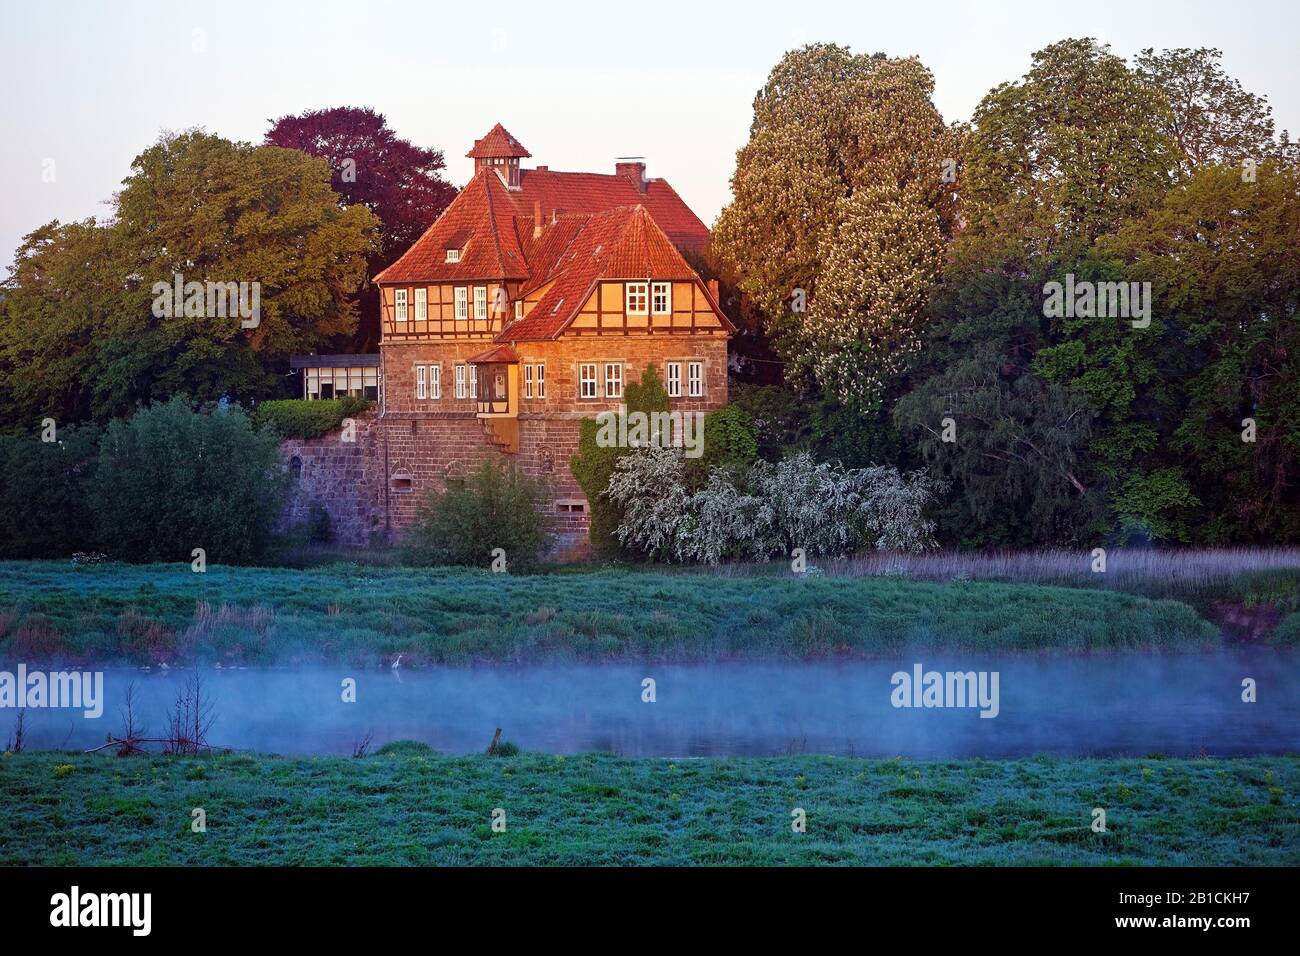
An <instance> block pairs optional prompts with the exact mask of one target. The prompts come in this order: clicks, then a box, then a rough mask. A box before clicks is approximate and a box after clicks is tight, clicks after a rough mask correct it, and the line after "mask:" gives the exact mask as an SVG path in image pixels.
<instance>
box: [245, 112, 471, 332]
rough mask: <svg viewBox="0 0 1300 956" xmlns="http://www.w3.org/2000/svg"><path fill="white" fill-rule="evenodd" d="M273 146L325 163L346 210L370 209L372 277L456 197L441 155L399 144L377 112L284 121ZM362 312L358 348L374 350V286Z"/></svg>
mask: <svg viewBox="0 0 1300 956" xmlns="http://www.w3.org/2000/svg"><path fill="white" fill-rule="evenodd" d="M266 143H267V144H268V145H271V146H283V147H286V148H288V149H297V150H301V151H302V152H304V153H307V154H309V155H311V156H319V157H320V158H322V159H324V160H325V161H326V162H328V163H329V166H330V172H331V183H332V185H333V187H334V191H335V192H337V193H338V194H339V195H340V196H341V197H343V204H344V205H345V206H356V205H359V206H364V207H365V208H367V209H369V210H370V211H371V212H372V213H374V214H375V216H376V217H377V218H378V219H379V222H380V242H379V246H378V247H377V248H376V250H375V251H374V252H373V253H372V254H371V256H370V257H369V261H368V263H367V271H368V274H369V276H374V275H376V274H378V273H379V272H380V271H382V270H383V269H384V268H386V267H387V266H389V265H391V264H392V263H393V262H394V261H396V260H397V258H398V257H399V256H401V254H402V253H404V252H405V251H406V250H407V249H408V248H410V246H411V245H412V243H414V242H415V240H416V239H418V238H419V237H420V236H421V234H423V232H424V231H425V230H426V229H428V228H429V226H430V225H431V224H432V223H433V221H434V220H435V219H437V218H438V217H439V216H440V215H442V212H443V210H444V209H446V208H447V206H448V205H450V204H451V201H452V200H453V199H455V198H456V187H455V186H453V185H452V184H451V183H449V182H447V181H446V180H445V179H443V178H442V173H443V170H444V169H445V168H446V163H445V161H444V158H443V154H442V150H438V149H429V148H425V147H422V146H416V145H414V144H413V143H411V142H410V141H409V140H405V139H401V138H399V137H398V135H397V134H396V133H395V132H393V130H391V129H389V127H388V122H387V120H386V119H385V118H384V116H383V114H381V113H376V112H375V111H374V110H372V109H368V108H361V107H353V106H338V107H333V108H331V109H324V110H308V111H307V112H304V113H302V114H300V115H298V116H282V117H280V118H279V119H278V120H275V121H274V123H273V124H272V126H271V128H270V130H268V131H267V134H266ZM359 306H360V310H361V323H360V327H359V328H358V330H357V335H356V338H355V343H354V348H355V349H356V350H357V351H370V350H372V349H374V348H375V347H376V346H377V345H378V343H379V298H378V290H377V289H375V288H374V287H373V286H371V285H370V284H368V283H367V284H366V286H365V288H364V289H363V291H362V293H360V297H359Z"/></svg>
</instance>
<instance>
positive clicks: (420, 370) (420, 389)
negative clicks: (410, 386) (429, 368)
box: [415, 365, 428, 401]
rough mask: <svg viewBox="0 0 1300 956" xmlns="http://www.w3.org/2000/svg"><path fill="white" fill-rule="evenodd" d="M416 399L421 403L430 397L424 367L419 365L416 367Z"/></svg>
mask: <svg viewBox="0 0 1300 956" xmlns="http://www.w3.org/2000/svg"><path fill="white" fill-rule="evenodd" d="M415 397H416V398H417V399H419V400H420V401H424V399H425V398H427V397H428V392H427V391H426V388H425V384H424V366H423V365H417V366H416V367H415Z"/></svg>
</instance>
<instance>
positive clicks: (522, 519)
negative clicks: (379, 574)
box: [403, 461, 546, 570]
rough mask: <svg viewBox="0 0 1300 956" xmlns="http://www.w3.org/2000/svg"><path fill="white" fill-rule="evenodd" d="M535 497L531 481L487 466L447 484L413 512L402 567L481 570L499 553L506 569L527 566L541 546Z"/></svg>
mask: <svg viewBox="0 0 1300 956" xmlns="http://www.w3.org/2000/svg"><path fill="white" fill-rule="evenodd" d="M538 494H539V489H538V486H537V483H536V482H535V481H534V480H533V479H531V478H529V477H527V476H526V475H524V474H522V473H521V472H519V471H517V470H515V469H513V468H502V467H498V466H497V465H495V464H494V463H492V462H490V461H486V462H484V463H483V464H482V465H481V466H480V467H479V468H478V470H477V471H475V472H474V473H473V474H472V475H470V476H469V477H468V478H466V479H460V480H456V479H449V480H448V482H447V489H446V490H445V491H443V492H441V493H439V492H432V493H431V494H430V495H429V496H428V497H427V498H426V499H425V500H424V502H423V503H422V504H421V505H420V508H419V510H418V511H417V512H416V517H415V522H414V523H413V524H412V526H411V529H410V531H409V532H408V533H407V535H406V538H405V540H404V542H403V550H404V558H405V560H406V563H408V564H414V565H439V564H463V565H469V566H471V567H486V566H488V565H489V564H490V562H491V561H492V551H493V550H494V549H496V548H502V549H503V550H504V551H505V554H506V567H507V568H508V569H510V570H525V569H528V568H531V567H533V566H534V565H536V564H537V562H538V560H539V559H540V557H541V553H542V548H543V546H544V544H545V543H546V532H545V528H544V525H543V518H542V516H541V514H539V513H538V511H537V508H536V502H537V499H538Z"/></svg>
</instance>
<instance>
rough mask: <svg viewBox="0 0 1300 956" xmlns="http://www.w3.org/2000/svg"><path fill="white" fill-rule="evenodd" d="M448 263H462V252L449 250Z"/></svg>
mask: <svg viewBox="0 0 1300 956" xmlns="http://www.w3.org/2000/svg"><path fill="white" fill-rule="evenodd" d="M447 261H448V262H460V250H459V249H448V250H447Z"/></svg>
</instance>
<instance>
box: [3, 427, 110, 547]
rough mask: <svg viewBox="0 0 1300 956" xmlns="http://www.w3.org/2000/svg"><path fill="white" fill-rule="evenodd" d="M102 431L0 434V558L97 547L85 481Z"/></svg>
mask: <svg viewBox="0 0 1300 956" xmlns="http://www.w3.org/2000/svg"><path fill="white" fill-rule="evenodd" d="M101 434H102V433H101V431H100V429H98V428H97V427H95V426H93V425H83V426H79V427H68V428H63V429H60V430H59V431H58V433H57V437H58V440H57V441H53V442H43V441H41V439H40V436H39V435H0V474H3V475H4V481H3V482H0V558H54V557H61V556H63V555H68V554H72V553H74V552H77V551H90V550H93V548H94V545H95V540H94V530H93V524H92V522H91V518H90V510H89V507H88V505H87V502H86V484H87V482H88V481H89V480H90V478H91V477H92V476H93V475H94V473H95V465H96V460H97V456H98V454H99V439H100V436H101Z"/></svg>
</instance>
